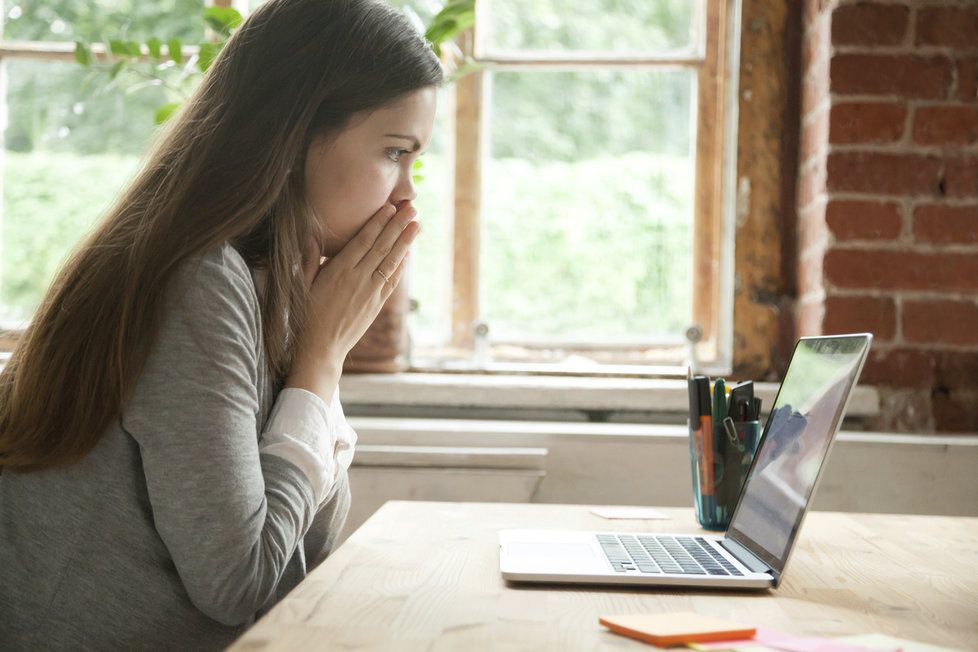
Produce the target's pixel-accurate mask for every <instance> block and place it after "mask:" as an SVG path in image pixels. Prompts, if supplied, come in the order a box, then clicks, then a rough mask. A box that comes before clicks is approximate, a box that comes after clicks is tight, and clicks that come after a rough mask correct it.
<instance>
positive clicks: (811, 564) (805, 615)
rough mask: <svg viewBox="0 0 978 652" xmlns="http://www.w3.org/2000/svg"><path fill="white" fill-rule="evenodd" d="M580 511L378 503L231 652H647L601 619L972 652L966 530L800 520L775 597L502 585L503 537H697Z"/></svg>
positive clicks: (977, 544) (971, 542)
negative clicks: (549, 530) (523, 532)
mask: <svg viewBox="0 0 978 652" xmlns="http://www.w3.org/2000/svg"><path fill="white" fill-rule="evenodd" d="M589 509H590V508H589V507H588V506H580V505H546V504H499V503H434V502H402V501H395V502H389V503H387V504H386V505H384V506H383V507H382V508H381V509H380V510H379V511H378V512H377V513H376V514H374V515H373V516H372V517H371V518H370V519H369V520H368V521H367V522H366V523H365V524H364V525H363V526H362V527H361V528H360V529H359V530H357V531H356V532H355V533H354V534H353V535H352V536H351V537H350V538H349V539H348V540H347V541H346V542H345V543H344V544H343V545H342V546H341V547H340V548H339V549H338V550H337V551H336V552H335V553H334V554H333V555H332V556H331V557H330V558H329V559H327V560H326V562H325V563H323V564H322V565H321V566H320V567H319V568H317V569H316V570H315V571H314V572H312V573H311V574H310V575H309V577H307V578H306V579H305V580H304V581H303V582H302V583H301V584H300V585H299V586H298V587H296V589H295V590H294V591H293V592H292V593H290V594H289V596H288V597H286V598H285V599H284V600H283V601H282V602H281V603H280V604H279V605H278V606H276V608H275V609H273V610H272V611H271V612H270V613H269V614H268V615H266V616H265V617H264V618H263V619H262V620H260V621H259V622H257V623H256V624H255V625H254V626H253V627H252V628H251V629H250V630H249V631H248V632H246V633H245V635H244V636H243V637H242V638H241V639H239V640H238V641H237V642H236V643H235V645H234V646H232V648H231V649H232V650H313V649H323V650H325V649H390V650H488V649H491V650H496V649H533V650H536V649H553V650H572V649H573V650H594V649H624V648H630V649H635V650H643V649H655V648H652V647H649V646H646V645H645V644H643V643H641V642H639V641H634V640H632V639H628V638H624V637H620V636H617V635H615V634H611V633H610V632H608V631H607V630H606V629H604V627H602V626H600V625H599V624H598V616H599V615H602V614H617V613H632V612H643V611H659V612H661V611H676V610H692V611H696V612H699V613H703V614H709V615H714V616H718V617H723V618H729V619H731V620H736V621H740V622H746V623H750V624H756V625H764V626H768V627H773V628H776V629H779V630H782V631H785V632H789V633H793V634H799V635H803V634H811V635H823V636H845V635H852V634H868V633H873V632H881V633H884V634H890V635H892V636H897V637H900V638H906V639H911V640H916V641H919V642H923V643H931V644H936V645H943V646H948V647H959V648H963V649H967V650H974V649H978V518H964V517H946V516H903V515H892V514H887V515H883V514H844V513H836V512H814V513H811V514H809V516H808V518H807V520H806V522H805V525H804V527H803V529H802V533H801V540H800V542H799V543H798V546H797V547H796V549H795V552H794V555H793V556H792V559H791V562H790V563H789V565H788V568H787V572H786V574H785V579H784V581H783V583H782V585H781V588H779V589H777V590H776V591H760V592H756V593H755V592H746V591H739V592H722V593H721V592H717V591H705V590H695V591H691V590H681V591H680V590H664V589H648V588H646V589H634V588H616V587H615V588H609V587H584V588H582V587H579V586H575V587H569V588H566V587H565V588H560V587H555V586H542V585H535V586H532V587H531V586H524V585H507V584H506V583H505V582H504V581H503V580H502V579H501V578H500V576H499V553H498V549H499V548H498V531H499V530H500V529H502V528H511V527H553V528H570V529H578V528H580V529H596V530H600V529H618V530H623V531H628V530H630V531H646V532H656V531H658V532H669V531H674V532H699V531H700V530H699V528H698V527H697V525H696V522H695V520H694V518H693V510H692V509H691V508H690V509H663V510H662V511H664V512H665V513H667V514H669V515H670V516H672V519H670V520H646V521H607V520H605V519H602V518H600V517H598V516H595V515H593V514H591V513H590V511H589Z"/></svg>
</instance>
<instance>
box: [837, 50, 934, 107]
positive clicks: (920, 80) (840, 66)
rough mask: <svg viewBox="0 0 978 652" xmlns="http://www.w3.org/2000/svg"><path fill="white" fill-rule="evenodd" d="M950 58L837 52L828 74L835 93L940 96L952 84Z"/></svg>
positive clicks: (920, 97)
mask: <svg viewBox="0 0 978 652" xmlns="http://www.w3.org/2000/svg"><path fill="white" fill-rule="evenodd" d="M951 68H952V64H951V60H950V59H948V58H947V57H943V56H933V57H919V56H914V55H906V54H837V55H835V56H834V57H832V61H831V63H830V72H829V76H830V78H831V86H832V92H833V93H839V94H860V95H899V96H901V97H909V98H918V99H938V98H943V97H945V96H946V95H947V92H948V89H949V88H950V86H951V78H952V75H951Z"/></svg>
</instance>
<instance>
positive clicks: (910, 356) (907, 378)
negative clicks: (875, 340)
mask: <svg viewBox="0 0 978 652" xmlns="http://www.w3.org/2000/svg"><path fill="white" fill-rule="evenodd" d="M859 382H860V383H863V384H865V385H882V386H888V387H931V386H932V385H933V383H934V354H933V353H932V352H930V351H921V350H919V349H904V348H901V349H890V350H882V351H881V350H879V349H873V350H871V351H870V353H869V357H868V358H867V359H866V366H865V367H864V368H863V373H862V375H861V376H860V378H859Z"/></svg>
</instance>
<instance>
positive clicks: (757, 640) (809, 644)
mask: <svg viewBox="0 0 978 652" xmlns="http://www.w3.org/2000/svg"><path fill="white" fill-rule="evenodd" d="M748 644H753V645H758V644H760V645H764V646H767V647H771V648H775V649H778V650H784V652H900V649H899V648H893V649H888V650H879V649H876V648H866V647H861V646H858V645H852V644H851V643H843V642H841V641H833V640H832V639H830V638H820V637H818V636H794V635H793V634H785V633H784V632H779V631H778V630H776V629H768V628H767V627H758V628H757V633H756V634H755V635H754V638H753V639H750V640H747V641H743V640H741V641H714V642H711V643H698V644H697V645H698V647H699V649H704V650H731V649H736V648H738V647H743V646H745V645H748Z"/></svg>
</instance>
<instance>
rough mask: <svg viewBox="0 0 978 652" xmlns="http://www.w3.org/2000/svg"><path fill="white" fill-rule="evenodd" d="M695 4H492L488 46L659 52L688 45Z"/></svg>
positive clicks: (609, 0)
mask: <svg viewBox="0 0 978 652" xmlns="http://www.w3.org/2000/svg"><path fill="white" fill-rule="evenodd" d="M697 5H698V2H696V0H586V1H585V2H581V0H492V1H491V2H490V4H489V34H488V39H487V40H486V43H487V47H488V49H489V50H490V51H492V52H499V51H507V50H543V51H573V50H583V51H592V52H593V51H609V50H610V51H613V52H658V51H663V50H679V49H685V48H689V47H691V46H692V44H693V43H695V40H694V39H693V37H692V34H693V32H694V28H695V26H694V24H693V21H694V16H695V15H696V7H697Z"/></svg>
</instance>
